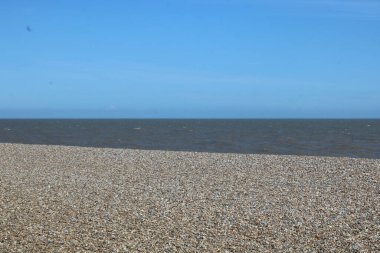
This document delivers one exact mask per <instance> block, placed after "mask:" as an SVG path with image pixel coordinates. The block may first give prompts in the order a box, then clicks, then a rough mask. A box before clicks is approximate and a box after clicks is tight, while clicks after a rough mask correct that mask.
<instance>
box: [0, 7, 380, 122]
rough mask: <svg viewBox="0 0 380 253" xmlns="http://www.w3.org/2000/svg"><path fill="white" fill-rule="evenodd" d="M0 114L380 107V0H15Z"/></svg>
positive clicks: (330, 112)
mask: <svg viewBox="0 0 380 253" xmlns="http://www.w3.org/2000/svg"><path fill="white" fill-rule="evenodd" d="M0 31H1V34H0V118H380V0H372V1H371V0H360V1H359V0H346V1H343V0H309V1H306V0H305V1H302V0H288V1H285V0H282V1H279V0H278V1H277V0H265V1H264V0H138V1H137V0H134V1H132V0H113V1H108V0H91V1H89V0H88V1H85V0H82V1H81V0H79V1H78V0H75V1H74V0H65V1H63V0H56V1H50V0H49V1H48V0H35V1H30V0H15V1H3V2H2V4H1V7H0Z"/></svg>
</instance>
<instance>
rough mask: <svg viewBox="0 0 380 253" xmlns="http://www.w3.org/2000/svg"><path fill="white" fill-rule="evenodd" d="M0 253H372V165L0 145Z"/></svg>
mask: <svg viewBox="0 0 380 253" xmlns="http://www.w3.org/2000/svg"><path fill="white" fill-rule="evenodd" d="M0 252H223V253H227V252H380V159H372V160H371V159H353V158H332V157H306V156H280V155H243V154H216V153H194V152H174V151H147V150H131V149H106V148H82V147H65V146H43V145H23V144H0Z"/></svg>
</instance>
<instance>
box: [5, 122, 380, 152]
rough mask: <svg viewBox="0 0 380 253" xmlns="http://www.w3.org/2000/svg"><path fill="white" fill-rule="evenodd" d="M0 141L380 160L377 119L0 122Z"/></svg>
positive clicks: (379, 129) (378, 123)
mask: <svg viewBox="0 0 380 253" xmlns="http://www.w3.org/2000/svg"><path fill="white" fill-rule="evenodd" d="M0 142H1V143H26V144H54V145H70V146H84V147H109V148H133V149H152V150H174V151H198V152H227V153H251V154H286V155H324V156H348V157H366V158H380V120H132V119H131V120H0Z"/></svg>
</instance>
